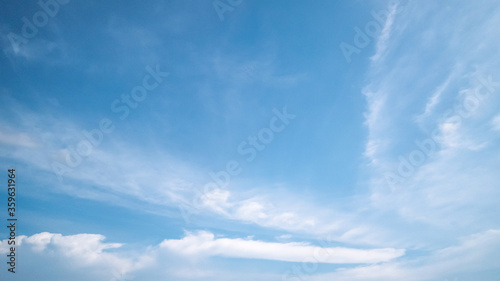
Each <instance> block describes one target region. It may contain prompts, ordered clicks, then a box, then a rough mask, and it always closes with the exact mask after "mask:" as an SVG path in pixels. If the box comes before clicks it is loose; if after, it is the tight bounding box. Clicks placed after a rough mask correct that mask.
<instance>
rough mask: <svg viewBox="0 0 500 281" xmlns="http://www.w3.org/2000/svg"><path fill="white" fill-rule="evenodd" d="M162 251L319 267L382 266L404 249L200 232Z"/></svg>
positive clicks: (169, 242) (164, 244)
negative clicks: (314, 263) (325, 245)
mask: <svg viewBox="0 0 500 281" xmlns="http://www.w3.org/2000/svg"><path fill="white" fill-rule="evenodd" d="M160 247H162V248H166V249H168V250H170V251H173V252H176V253H179V254H182V255H189V256H194V257H198V256H223V257H233V258H234V257H236V258H249V259H267V260H278V261H288V262H303V261H305V260H307V259H311V258H312V259H314V260H316V261H317V262H318V263H338V264H346V263H378V262H386V261H389V260H392V259H395V258H398V257H400V256H403V255H404V253H405V251H404V250H401V249H392V248H386V249H350V248H340V247H335V248H322V247H318V246H313V245H310V244H307V243H276V242H263V241H257V240H244V239H240V238H236V239H231V238H217V239H216V238H215V236H214V235H213V234H212V233H210V232H205V231H200V232H198V233H196V234H192V233H188V235H187V236H186V237H184V238H182V239H180V240H165V241H163V242H162V243H161V244H160Z"/></svg>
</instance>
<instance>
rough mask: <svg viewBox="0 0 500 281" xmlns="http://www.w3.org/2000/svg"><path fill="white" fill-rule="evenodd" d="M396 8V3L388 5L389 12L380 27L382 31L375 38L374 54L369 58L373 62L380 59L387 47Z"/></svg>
mask: <svg viewBox="0 0 500 281" xmlns="http://www.w3.org/2000/svg"><path fill="white" fill-rule="evenodd" d="M398 9H399V8H398V4H393V5H391V6H389V7H388V10H389V13H388V15H387V19H386V20H385V23H384V27H383V28H382V32H381V33H380V35H379V37H378V39H377V45H376V47H375V49H376V51H375V54H374V55H373V56H372V57H371V58H370V59H371V60H372V61H373V62H376V61H378V60H380V59H381V57H382V56H383V55H384V53H385V51H386V49H387V47H388V44H389V39H390V36H391V30H392V25H393V24H394V16H395V15H396V14H397V12H398Z"/></svg>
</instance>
